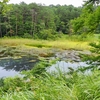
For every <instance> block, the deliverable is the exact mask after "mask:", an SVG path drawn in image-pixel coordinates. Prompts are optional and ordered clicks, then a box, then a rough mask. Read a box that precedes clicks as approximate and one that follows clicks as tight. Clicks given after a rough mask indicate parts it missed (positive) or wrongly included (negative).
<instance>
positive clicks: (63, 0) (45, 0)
mask: <svg viewBox="0 0 100 100" xmlns="http://www.w3.org/2000/svg"><path fill="white" fill-rule="evenodd" d="M22 1H24V2H25V3H27V4H29V3H32V2H33V3H34V2H35V3H41V4H45V5H50V4H53V5H57V4H60V5H64V4H66V5H70V4H72V5H74V6H75V7H78V6H81V5H82V4H83V0H10V2H9V3H14V4H15V3H20V2H22Z"/></svg>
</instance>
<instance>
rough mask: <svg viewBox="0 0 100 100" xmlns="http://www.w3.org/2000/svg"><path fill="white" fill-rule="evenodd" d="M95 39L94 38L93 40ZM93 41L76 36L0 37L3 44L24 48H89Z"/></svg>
mask: <svg viewBox="0 0 100 100" xmlns="http://www.w3.org/2000/svg"><path fill="white" fill-rule="evenodd" d="M92 41H94V40H92ZM90 42H91V41H89V40H88V41H81V40H79V39H77V40H76V37H67V38H61V39H58V40H55V41H51V40H34V39H24V38H2V39H0V45H1V46H15V47H18V46H21V47H24V48H34V47H38V48H43V47H44V48H58V49H76V50H89V49H90V46H89V45H88V44H89V43H90Z"/></svg>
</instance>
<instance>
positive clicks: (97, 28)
mask: <svg viewBox="0 0 100 100" xmlns="http://www.w3.org/2000/svg"><path fill="white" fill-rule="evenodd" d="M96 1H98V3H99V0H88V1H87V2H86V3H85V5H84V6H83V9H82V14H81V15H80V16H79V17H78V18H76V19H74V20H71V26H72V29H73V32H74V33H77V34H82V33H83V34H84V33H85V34H90V33H100V6H99V5H98V4H97V2H96ZM96 4H97V5H96Z"/></svg>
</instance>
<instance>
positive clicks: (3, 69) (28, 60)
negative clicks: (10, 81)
mask: <svg viewBox="0 0 100 100" xmlns="http://www.w3.org/2000/svg"><path fill="white" fill-rule="evenodd" d="M37 62H38V59H37V58H34V57H28V56H22V57H20V58H3V59H0V78H1V77H8V76H16V75H20V72H21V71H23V70H30V69H32V68H33V67H34V65H35V64H36V63H37Z"/></svg>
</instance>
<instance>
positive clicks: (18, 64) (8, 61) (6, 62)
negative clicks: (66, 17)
mask: <svg viewBox="0 0 100 100" xmlns="http://www.w3.org/2000/svg"><path fill="white" fill-rule="evenodd" d="M38 62H39V59H38V58H36V57H33V56H32V57H31V56H22V57H19V58H18V57H17V58H2V59H0V78H2V77H9V76H10V77H13V76H16V75H17V76H18V75H20V72H21V71H23V70H30V69H32V68H33V67H34V66H35V64H36V63H38ZM81 66H87V64H86V63H85V62H73V63H72V62H65V61H57V63H56V64H54V65H52V66H50V67H48V68H47V72H53V71H55V72H57V69H58V68H59V69H60V70H61V71H63V72H68V71H69V70H70V68H72V69H77V68H78V67H81Z"/></svg>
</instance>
